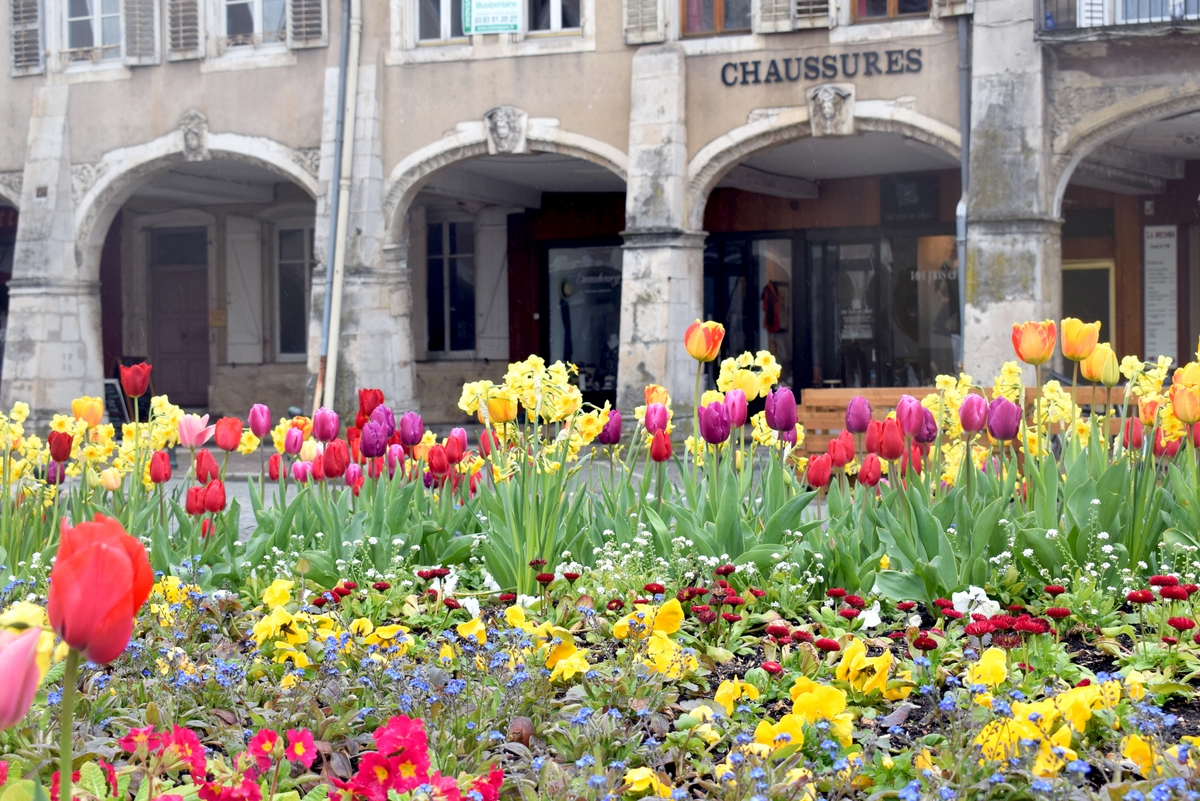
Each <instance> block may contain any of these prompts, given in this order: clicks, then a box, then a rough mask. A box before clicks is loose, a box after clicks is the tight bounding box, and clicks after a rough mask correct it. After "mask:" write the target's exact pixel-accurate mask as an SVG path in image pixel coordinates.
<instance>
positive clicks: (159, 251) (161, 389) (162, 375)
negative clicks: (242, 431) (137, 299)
mask: <svg viewBox="0 0 1200 801" xmlns="http://www.w3.org/2000/svg"><path fill="white" fill-rule="evenodd" d="M150 253H151V257H150V286H151V304H150V306H151V310H150V314H151V329H150V333H151V337H150V355H151V358H152V360H153V361H152V363H153V364H154V387H155V390H156V391H157V392H158V393H159V394H162V395H167V396H168V397H169V398H170V399H171V402H172V403H175V404H177V405H179V406H186V407H196V408H205V407H207V406H208V381H209V356H208V348H209V346H208V232H207V230H206V229H204V228H189V229H176V230H170V231H154V232H153V233H152V235H151V247H150Z"/></svg>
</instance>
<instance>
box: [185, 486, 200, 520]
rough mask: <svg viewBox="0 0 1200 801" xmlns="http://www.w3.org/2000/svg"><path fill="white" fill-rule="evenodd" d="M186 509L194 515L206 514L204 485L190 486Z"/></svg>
mask: <svg viewBox="0 0 1200 801" xmlns="http://www.w3.org/2000/svg"><path fill="white" fill-rule="evenodd" d="M184 509H185V510H186V511H187V513H188V514H189V515H192V516H193V517H194V516H196V515H202V514H204V487H188V491H187V496H186V499H185V501H184Z"/></svg>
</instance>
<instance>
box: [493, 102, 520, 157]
mask: <svg viewBox="0 0 1200 801" xmlns="http://www.w3.org/2000/svg"><path fill="white" fill-rule="evenodd" d="M528 120H529V116H528V115H527V114H526V113H525V112H524V111H521V110H520V109H518V108H513V107H512V106H496V107H495V108H493V109H489V110H488V112H487V113H486V114H484V115H483V122H484V125H485V127H486V128H487V144H488V153H526V152H528V147H527V146H526V143H525V129H526V123H527V122H528Z"/></svg>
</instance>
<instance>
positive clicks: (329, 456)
mask: <svg viewBox="0 0 1200 801" xmlns="http://www.w3.org/2000/svg"><path fill="white" fill-rule="evenodd" d="M349 464H350V449H349V448H348V447H347V446H346V442H345V440H340V439H335V440H333V441H332V442H330V443H329V444H328V445H326V446H325V453H324V454H323V456H322V460H321V467H322V468H323V469H324V471H325V475H326V476H328V477H329V478H341V477H342V475H343V474H344V473H345V472H346V466H347V465H349Z"/></svg>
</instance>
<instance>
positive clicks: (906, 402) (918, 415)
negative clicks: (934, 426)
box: [896, 395, 925, 437]
mask: <svg viewBox="0 0 1200 801" xmlns="http://www.w3.org/2000/svg"><path fill="white" fill-rule="evenodd" d="M924 409H925V407H924V406H922V405H921V402H920V401H919V400H917V399H916V398H914V397H913V396H912V395H901V396H900V402H899V403H897V404H896V422H898V423H899V424H900V430H901V431H902V432H904V436H906V437H915V436H916V435H917V434H919V433H921V430H922V429H923V428H924V427H925V415H924Z"/></svg>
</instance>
